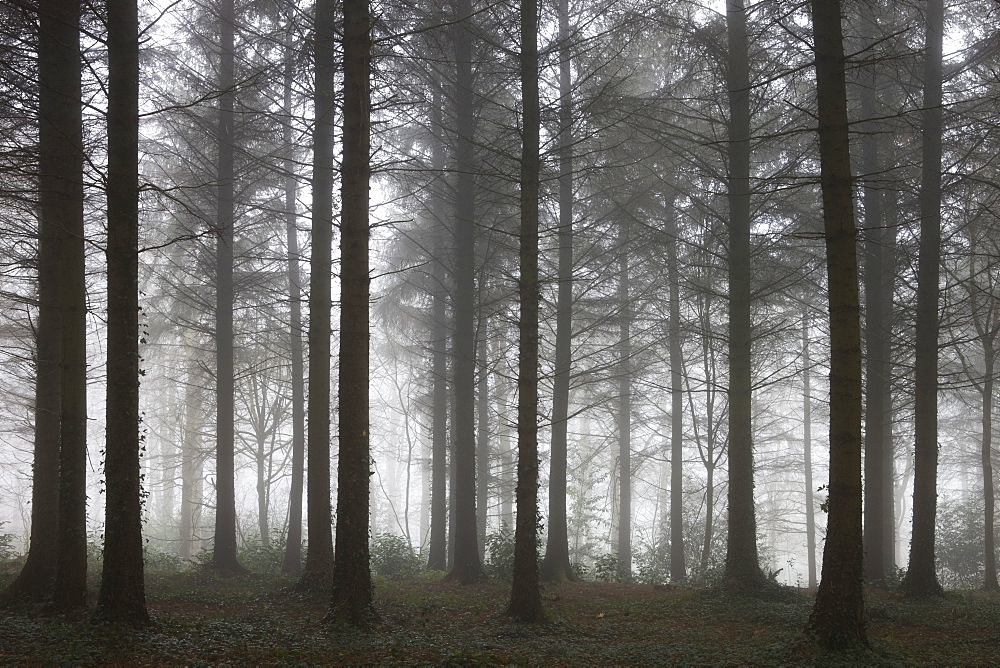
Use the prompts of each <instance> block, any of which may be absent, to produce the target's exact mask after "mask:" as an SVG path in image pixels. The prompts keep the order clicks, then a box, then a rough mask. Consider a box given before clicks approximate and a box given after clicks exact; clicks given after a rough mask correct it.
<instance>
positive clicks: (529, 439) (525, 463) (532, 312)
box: [506, 0, 545, 623]
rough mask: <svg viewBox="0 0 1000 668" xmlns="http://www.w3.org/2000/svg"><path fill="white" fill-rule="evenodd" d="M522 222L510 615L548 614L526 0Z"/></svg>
mask: <svg viewBox="0 0 1000 668" xmlns="http://www.w3.org/2000/svg"><path fill="white" fill-rule="evenodd" d="M520 15H521V57H520V66H521V105H522V118H523V124H522V127H521V142H522V144H521V202H520V213H521V227H520V233H519V241H520V244H519V246H520V248H519V257H520V275H519V276H518V284H517V285H518V301H519V303H520V307H521V313H520V318H519V319H518V328H517V329H518V368H517V492H516V495H517V519H516V524H515V529H514V577H513V581H512V582H511V588H510V604H509V605H508V606H507V611H506V613H507V616H509V617H510V618H512V619H514V620H516V621H519V622H523V623H535V622H540V621H543V620H544V619H545V612H544V611H543V610H542V594H541V590H540V589H539V587H538V189H539V172H540V168H541V164H540V160H539V134H540V112H539V101H538V43H537V42H538V3H537V2H536V0H521V11H520Z"/></svg>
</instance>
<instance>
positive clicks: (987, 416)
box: [980, 337, 1000, 591]
mask: <svg viewBox="0 0 1000 668" xmlns="http://www.w3.org/2000/svg"><path fill="white" fill-rule="evenodd" d="M981 340H982V343H983V356H984V357H985V359H986V370H985V375H984V376H983V385H982V398H983V412H982V421H983V438H982V447H981V450H980V452H981V457H982V464H983V499H984V504H985V508H984V514H983V518H984V521H985V522H984V523H985V527H984V532H983V533H984V540H983V547H984V557H983V565H984V567H985V573H984V576H985V577H984V581H983V588H984V589H986V591H997V590H1000V584H998V583H997V548H996V532H995V529H994V517H995V512H996V511H995V506H996V495H995V493H994V486H993V387H994V376H993V374H994V371H995V366H996V351H995V350H994V348H993V341H992V339H987V338H986V337H981Z"/></svg>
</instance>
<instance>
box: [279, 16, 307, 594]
mask: <svg viewBox="0 0 1000 668" xmlns="http://www.w3.org/2000/svg"><path fill="white" fill-rule="evenodd" d="M292 27H293V26H292V19H291V18H290V19H289V24H288V28H287V29H288V34H286V35H285V45H284V46H285V71H284V100H283V101H284V105H283V106H284V110H285V114H286V115H287V117H288V119H289V120H288V122H286V123H285V125H284V127H283V128H282V143H283V144H284V149H285V151H286V155H285V159H284V165H283V168H284V172H285V178H284V181H285V237H286V245H287V248H288V307H289V327H288V337H289V352H290V353H291V369H292V378H291V380H292V480H291V485H290V489H289V493H288V534H287V536H286V539H285V553H284V556H283V557H282V561H281V572H282V573H288V574H291V575H298V574H299V572H300V571H301V569H302V488H303V482H304V478H305V450H306V444H305V435H306V411H305V401H306V400H305V368H304V367H305V363H304V358H303V351H302V275H301V272H300V271H299V237H298V226H297V225H296V209H295V195H296V190H297V186H296V182H295V162H294V160H293V159H292V158H293V151H294V146H293V144H292V125H291V118H292V114H293V109H292V83H293V75H294V71H293V68H292V65H293V57H294V55H295V52H294V51H293V49H292Z"/></svg>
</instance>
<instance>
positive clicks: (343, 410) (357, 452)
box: [327, 0, 376, 625]
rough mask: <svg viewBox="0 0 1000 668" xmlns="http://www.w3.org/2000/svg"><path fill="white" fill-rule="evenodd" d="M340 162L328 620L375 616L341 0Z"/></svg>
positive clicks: (367, 54)
mask: <svg viewBox="0 0 1000 668" xmlns="http://www.w3.org/2000/svg"><path fill="white" fill-rule="evenodd" d="M343 11H344V97H343V100H344V158H343V163H342V167H341V223H340V358H339V361H340V391H339V393H338V396H339V402H338V404H339V405H338V414H339V422H338V426H339V429H340V432H339V433H340V458H339V462H338V466H337V474H338V477H337V542H336V551H335V553H334V562H333V601H332V603H331V604H330V612H329V615H328V617H327V618H328V619H329V620H331V621H340V622H348V623H351V624H354V625H363V624H367V623H368V622H370V621H371V620H372V619H373V618H375V616H376V615H375V608H374V605H373V599H374V589H373V587H372V578H371V570H370V566H369V562H368V558H369V555H368V509H369V501H368V493H369V476H370V472H371V464H370V459H371V453H370V448H369V436H368V433H369V424H368V372H369V369H368V355H369V336H370V335H369V330H368V322H369V313H368V297H369V275H368V203H369V193H368V189H369V179H370V174H371V167H370V165H369V152H370V150H371V89H370V83H369V71H370V68H371V37H370V30H371V23H370V18H369V7H368V0H344V3H343Z"/></svg>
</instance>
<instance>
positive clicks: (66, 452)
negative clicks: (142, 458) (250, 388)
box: [40, 3, 87, 611]
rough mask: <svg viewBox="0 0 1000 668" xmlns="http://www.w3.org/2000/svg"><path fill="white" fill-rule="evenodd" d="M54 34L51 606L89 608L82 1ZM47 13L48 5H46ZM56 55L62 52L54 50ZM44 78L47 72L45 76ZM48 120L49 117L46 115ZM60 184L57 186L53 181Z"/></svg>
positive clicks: (64, 12) (60, 11) (58, 10)
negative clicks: (56, 304)
mask: <svg viewBox="0 0 1000 668" xmlns="http://www.w3.org/2000/svg"><path fill="white" fill-rule="evenodd" d="M53 4H55V5H56V6H54V7H52V8H51V11H53V12H54V13H55V16H54V17H52V18H53V19H54V20H53V21H52V23H51V24H50V25H51V28H49V30H48V31H47V32H48V34H49V35H51V36H52V37H55V38H56V39H58V40H60V43H59V44H58V46H56V45H52V49H53V50H52V51H50V53H52V54H53V59H52V61H50V62H49V64H55V61H56V60H57V59H58V62H59V65H60V67H61V68H62V69H61V71H59V72H58V73H55V72H53V73H51V74H50V75H49V76H47V77H45V79H43V80H44V81H48V82H50V83H49V85H50V86H51V87H52V90H53V92H55V94H56V95H59V96H60V97H62V98H64V99H61V100H59V101H58V102H57V103H56V104H58V105H59V107H60V109H59V111H55V112H54V113H53V115H52V116H51V117H50V118H51V119H52V120H51V123H52V126H53V129H54V130H55V131H56V132H57V133H58V136H57V137H53V138H52V139H53V140H54V141H57V142H64V143H65V146H64V147H62V148H60V149H56V150H57V151H58V152H59V153H58V155H59V159H60V160H66V161H67V164H66V165H63V166H61V167H52V172H51V173H52V174H53V176H56V177H57V178H59V180H60V183H59V185H58V187H60V188H65V189H66V190H67V191H68V192H67V194H66V195H65V199H63V200H62V204H63V205H64V206H65V209H64V210H62V211H60V212H59V213H58V214H54V215H57V216H58V223H57V224H59V225H60V232H61V237H62V238H61V241H60V249H61V255H60V262H61V272H60V297H59V301H60V306H61V310H62V314H61V323H60V324H61V330H60V332H61V340H60V351H61V352H60V355H61V373H60V375H61V380H60V384H61V392H60V399H61V402H60V414H59V421H60V450H59V512H58V514H59V519H58V526H59V539H58V550H57V562H56V574H55V588H54V590H53V592H52V608H53V609H54V610H56V611H69V610H76V609H79V608H83V607H85V606H86V605H87V349H86V346H87V323H86V315H87V296H86V282H85V279H84V272H85V267H84V248H83V246H84V228H83V165H82V159H83V154H82V152H81V151H82V146H83V138H82V120H81V115H80V91H81V88H80V86H81V84H80V49H79V44H80V39H79V37H80V35H79V20H80V16H79V11H80V9H79V6H74V7H69V6H66V5H63V6H58V5H60V4H62V3H53ZM41 14H42V15H43V17H44V18H49V16H48V11H47V10H46V9H42V10H41ZM56 54H58V55H56ZM40 77H41V74H40ZM43 123H44V120H43ZM53 185H54V184H53Z"/></svg>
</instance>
